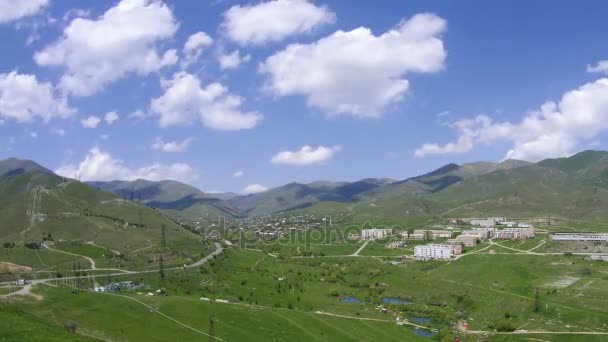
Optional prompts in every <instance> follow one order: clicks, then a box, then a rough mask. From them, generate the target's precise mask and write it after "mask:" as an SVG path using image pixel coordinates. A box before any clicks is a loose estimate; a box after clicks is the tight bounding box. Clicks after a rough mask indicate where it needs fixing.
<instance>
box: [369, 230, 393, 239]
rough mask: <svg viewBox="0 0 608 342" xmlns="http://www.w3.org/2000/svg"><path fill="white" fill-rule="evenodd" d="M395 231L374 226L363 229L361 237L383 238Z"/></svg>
mask: <svg viewBox="0 0 608 342" xmlns="http://www.w3.org/2000/svg"><path fill="white" fill-rule="evenodd" d="M392 233H393V230H392V229H390V228H388V229H387V228H374V229H363V230H361V237H362V238H364V239H382V238H383V237H387V236H389V235H391V234H392Z"/></svg>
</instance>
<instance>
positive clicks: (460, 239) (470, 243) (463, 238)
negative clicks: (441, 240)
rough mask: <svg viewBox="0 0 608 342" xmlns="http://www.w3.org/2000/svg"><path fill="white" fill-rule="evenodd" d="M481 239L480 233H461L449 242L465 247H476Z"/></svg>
mask: <svg viewBox="0 0 608 342" xmlns="http://www.w3.org/2000/svg"><path fill="white" fill-rule="evenodd" d="M479 240H480V237H479V235H468V234H461V235H458V236H457V237H456V238H454V239H449V240H448V241H447V242H448V243H449V244H459V245H464V246H465V247H475V246H477V242H478V241H479Z"/></svg>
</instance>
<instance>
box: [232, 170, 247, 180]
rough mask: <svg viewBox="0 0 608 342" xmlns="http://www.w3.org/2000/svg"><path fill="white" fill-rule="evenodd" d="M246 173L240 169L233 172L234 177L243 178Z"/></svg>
mask: <svg viewBox="0 0 608 342" xmlns="http://www.w3.org/2000/svg"><path fill="white" fill-rule="evenodd" d="M244 175H245V172H243V171H241V170H239V171H236V172H235V173H233V174H232V178H241V177H243V176H244Z"/></svg>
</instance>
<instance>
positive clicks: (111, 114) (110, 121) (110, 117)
mask: <svg viewBox="0 0 608 342" xmlns="http://www.w3.org/2000/svg"><path fill="white" fill-rule="evenodd" d="M118 119H119V116H118V114H117V113H116V112H114V111H112V112H108V113H106V116H105V117H104V120H105V121H106V123H107V124H108V125H111V124H113V123H114V121H116V120H118Z"/></svg>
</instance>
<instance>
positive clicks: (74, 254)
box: [42, 244, 97, 271]
mask: <svg viewBox="0 0 608 342" xmlns="http://www.w3.org/2000/svg"><path fill="white" fill-rule="evenodd" d="M42 247H44V248H46V249H48V250H49V251H53V252H58V253H63V254H67V255H72V256H77V257H81V258H83V259H87V260H88V261H89V262H90V263H91V268H90V269H89V270H90V271H94V270H96V269H97V267H96V266H95V260H93V259H91V258H89V257H88V256H86V255H82V254H76V253H70V252H66V251H62V250H60V249H54V248H51V247H49V246H48V245H46V244H42Z"/></svg>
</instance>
